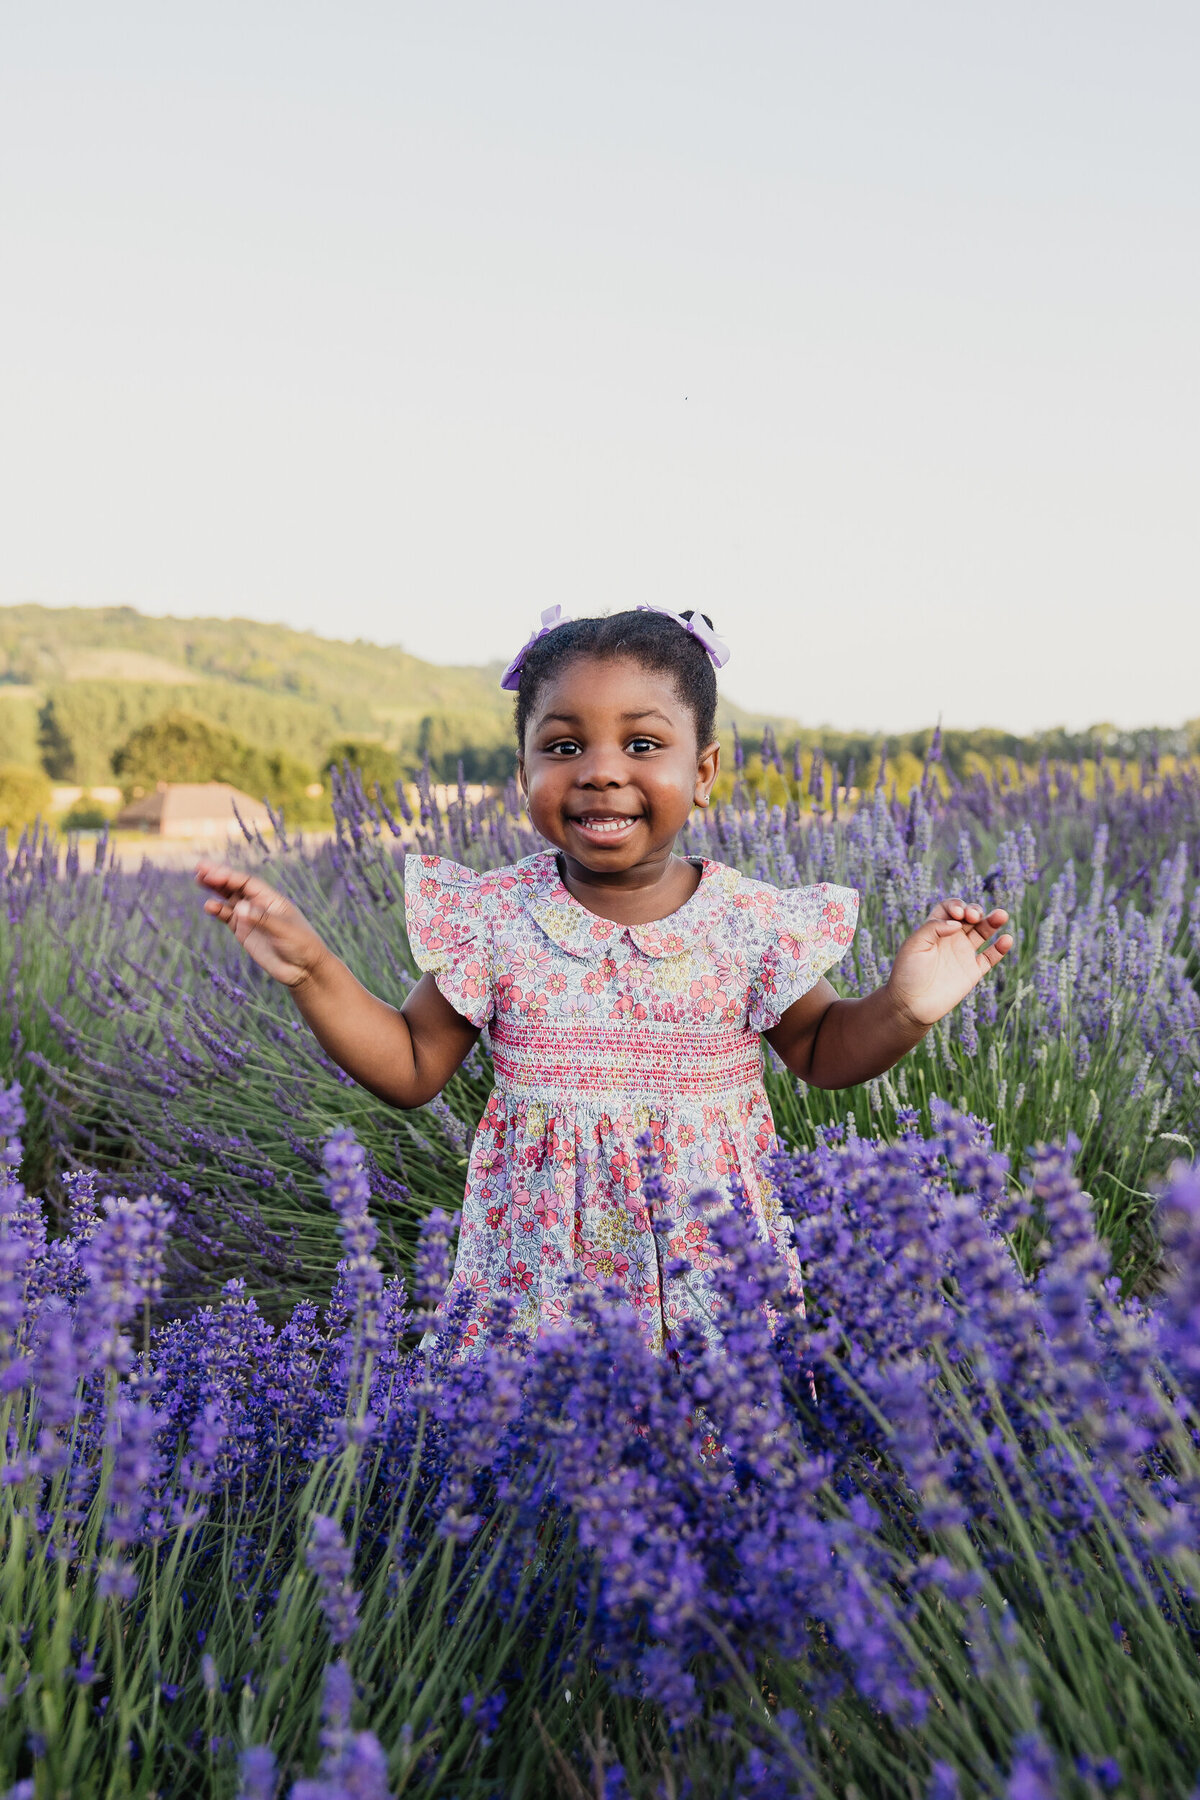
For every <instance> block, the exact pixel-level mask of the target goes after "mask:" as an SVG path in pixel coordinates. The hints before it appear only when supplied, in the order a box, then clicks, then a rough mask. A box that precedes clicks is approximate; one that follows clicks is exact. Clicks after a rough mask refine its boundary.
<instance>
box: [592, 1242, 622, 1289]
mask: <svg viewBox="0 0 1200 1800" xmlns="http://www.w3.org/2000/svg"><path fill="white" fill-rule="evenodd" d="M583 1272H584V1274H585V1275H586V1276H587V1278H588V1280H589V1281H621V1280H623V1279H624V1277H625V1276H626V1275H627V1274H628V1273H629V1258H628V1257H627V1256H626V1255H625V1252H624V1251H623V1250H613V1249H609V1248H606V1247H605V1246H603V1245H599V1244H587V1243H585V1244H584V1245H583Z"/></svg>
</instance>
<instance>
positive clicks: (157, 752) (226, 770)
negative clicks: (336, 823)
mask: <svg viewBox="0 0 1200 1800" xmlns="http://www.w3.org/2000/svg"><path fill="white" fill-rule="evenodd" d="M112 763H113V772H114V774H115V775H116V776H117V778H118V780H119V781H120V783H121V787H122V789H123V791H124V793H125V795H126V797H127V798H128V797H130V796H132V795H133V794H134V793H135V792H136V791H137V790H138V789H139V788H140V789H141V790H142V792H143V793H149V792H151V791H152V790H153V789H154V788H155V787H156V785H157V784H158V783H159V782H160V781H227V782H229V783H230V785H231V786H232V787H236V788H241V789H242V790H243V791H244V792H245V793H248V794H252V795H253V796H254V798H255V799H256V800H269V801H270V802H271V804H272V805H273V806H282V807H284V808H285V810H286V812H287V814H288V816H289V818H291V819H292V820H294V821H295V822H297V823H311V822H312V821H313V820H314V819H316V818H318V817H323V816H324V814H325V813H326V812H327V811H328V803H327V802H326V801H324V800H323V797H322V796H321V795H314V794H310V793H309V792H308V790H309V789H310V788H314V787H318V786H321V785H322V784H320V783H318V782H317V779H316V775H315V773H314V771H313V769H312V768H311V767H310V766H309V765H308V764H307V763H302V762H301V761H299V759H298V758H297V757H294V756H289V755H288V754H287V752H286V751H284V750H271V751H264V750H259V749H256V748H255V746H254V745H253V744H245V743H243V742H242V740H241V739H240V738H238V737H235V736H234V734H233V732H231V731H223V730H222V729H221V727H220V726H219V725H210V724H209V722H208V720H207V719H198V718H196V717H195V716H194V715H193V714H191V713H184V712H168V713H160V714H159V716H158V718H156V719H151V720H150V721H149V722H148V723H147V724H145V725H141V726H139V727H138V729H137V730H136V731H134V732H132V733H131V734H130V736H129V737H128V738H127V739H126V741H125V743H124V744H122V746H121V748H120V749H119V750H118V751H116V753H115V754H114V756H113V759H112Z"/></svg>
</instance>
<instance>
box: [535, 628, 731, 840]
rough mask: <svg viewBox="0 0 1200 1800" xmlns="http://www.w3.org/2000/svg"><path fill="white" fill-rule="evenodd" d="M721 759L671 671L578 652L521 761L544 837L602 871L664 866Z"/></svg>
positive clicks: (545, 704)
mask: <svg viewBox="0 0 1200 1800" xmlns="http://www.w3.org/2000/svg"><path fill="white" fill-rule="evenodd" d="M719 762H720V750H719V748H718V746H717V745H716V744H708V745H705V746H704V747H703V748H701V747H700V746H698V745H697V743H696V726H695V721H694V719H693V717H692V713H691V710H690V708H688V707H687V706H685V705H684V703H683V701H682V700H681V698H680V696H679V692H678V689H677V688H676V686H675V683H674V682H673V681H672V680H671V677H670V676H669V675H667V674H662V673H658V672H655V671H653V670H650V669H645V668H643V667H642V665H641V664H640V663H639V662H636V661H634V660H632V659H630V658H627V657H614V658H609V657H604V658H600V657H594V656H578V657H575V658H573V659H572V661H570V662H569V663H567V664H566V665H565V667H564V668H563V670H562V673H561V674H560V675H559V676H557V678H555V679H554V680H552V681H549V682H547V684H546V686H545V687H544V688H543V689H542V692H541V694H540V696H539V698H538V702H537V705H536V707H535V709H534V711H533V714H532V716H531V717H530V720H529V724H528V726H527V728H526V732H525V743H524V745H523V746H522V754H521V758H520V763H519V769H520V776H521V782H522V785H523V787H524V789H525V792H526V794H527V796H528V800H529V816H530V818H531V819H532V821H533V823H534V825H535V826H536V827H537V829H538V830H539V831H540V832H541V834H542V836H543V837H545V838H548V839H549V841H550V842H551V843H552V844H557V846H558V847H559V849H560V850H562V851H563V852H564V853H565V854H566V855H567V856H568V857H570V858H571V859H573V860H574V861H575V862H577V863H579V864H581V865H582V867H583V868H585V869H587V870H588V871H590V872H591V873H593V874H598V875H603V874H609V875H619V874H623V873H624V872H626V871H628V870H633V869H635V868H637V867H638V866H639V865H653V864H654V863H656V862H658V863H661V862H663V861H665V860H666V858H668V857H669V856H670V855H671V852H672V850H673V848H674V844H675V839H676V837H677V835H678V834H679V832H680V830H681V829H682V828H683V825H684V824H685V822H686V820H687V816H688V813H689V812H690V811H691V809H692V807H693V806H694V805H697V804H699V805H704V804H705V803H706V802H707V800H708V796H709V791H710V790H711V788H712V784H713V782H714V781H715V780H716V776H717V769H718V766H719Z"/></svg>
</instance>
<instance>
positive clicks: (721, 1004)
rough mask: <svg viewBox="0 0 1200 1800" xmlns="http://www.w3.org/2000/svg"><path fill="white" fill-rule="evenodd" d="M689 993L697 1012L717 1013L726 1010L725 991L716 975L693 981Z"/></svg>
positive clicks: (702, 976) (704, 976) (701, 977)
mask: <svg viewBox="0 0 1200 1800" xmlns="http://www.w3.org/2000/svg"><path fill="white" fill-rule="evenodd" d="M688 992H689V993H690V994H691V997H692V1001H693V1003H694V1005H695V1007H696V1010H697V1012H701V1013H715V1012H723V1011H724V1010H725V1001H726V995H725V989H724V988H723V987H722V986H721V983H720V981H719V980H718V979H717V977H716V976H715V975H701V976H700V978H699V980H698V981H693V982H692V984H691V986H690V988H689V990H688Z"/></svg>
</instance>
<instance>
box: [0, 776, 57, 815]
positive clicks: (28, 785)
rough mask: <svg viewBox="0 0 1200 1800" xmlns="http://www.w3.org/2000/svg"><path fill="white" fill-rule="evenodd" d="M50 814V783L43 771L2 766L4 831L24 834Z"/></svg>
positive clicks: (0, 804) (0, 811)
mask: <svg viewBox="0 0 1200 1800" xmlns="http://www.w3.org/2000/svg"><path fill="white" fill-rule="evenodd" d="M49 811H50V781H49V777H48V776H47V775H46V773H45V771H44V770H43V769H26V768H22V766H21V765H20V763H2V764H0V831H20V829H21V827H22V826H23V825H32V824H33V822H34V820H35V819H38V818H42V819H44V818H45V817H46V816H47V814H48V813H49Z"/></svg>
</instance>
